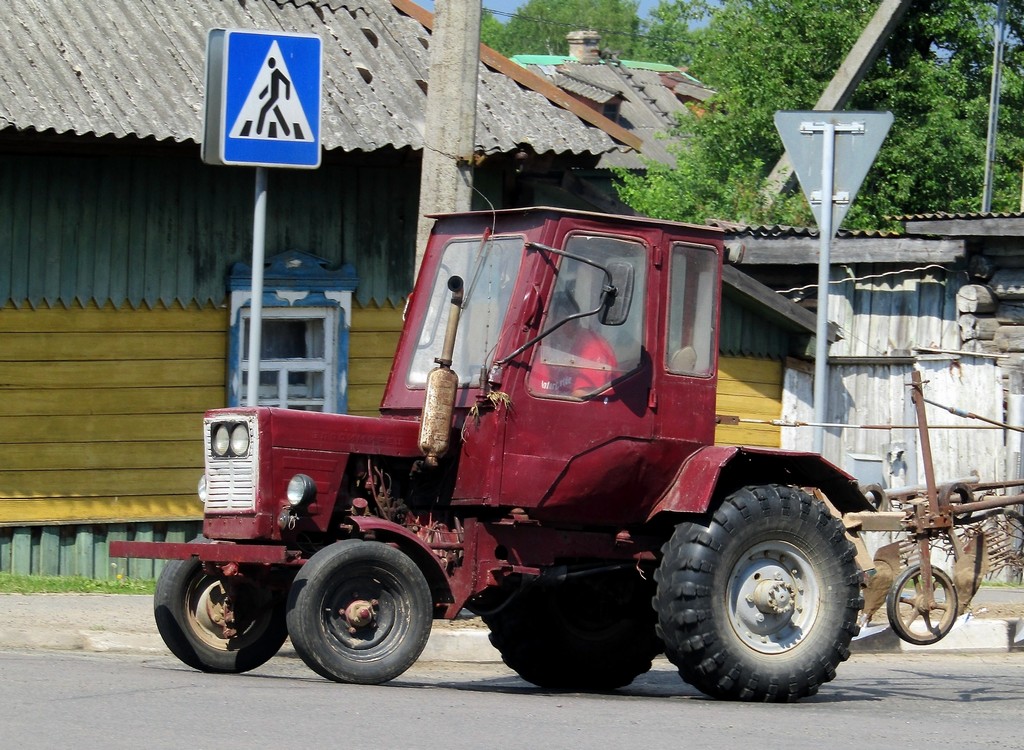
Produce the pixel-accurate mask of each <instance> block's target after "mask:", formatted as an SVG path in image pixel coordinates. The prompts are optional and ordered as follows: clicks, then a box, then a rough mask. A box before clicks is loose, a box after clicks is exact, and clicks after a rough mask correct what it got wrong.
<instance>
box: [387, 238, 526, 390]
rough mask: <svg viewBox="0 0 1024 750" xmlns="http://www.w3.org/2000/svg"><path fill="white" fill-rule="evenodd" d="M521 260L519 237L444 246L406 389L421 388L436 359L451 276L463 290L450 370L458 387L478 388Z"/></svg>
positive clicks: (444, 325)
mask: <svg viewBox="0 0 1024 750" xmlns="http://www.w3.org/2000/svg"><path fill="white" fill-rule="evenodd" d="M522 257H523V238H522V237H497V238H495V237H492V238H490V239H489V240H488V241H487V242H485V243H481V242H480V238H479V237H471V238H467V239H457V240H452V241H451V242H449V243H448V245H447V247H445V250H444V256H443V257H442V259H441V264H440V266H439V270H438V274H437V277H436V278H435V279H434V286H433V289H432V290H431V292H430V306H429V309H428V310H427V314H426V315H425V316H424V319H423V326H422V328H420V332H419V338H418V339H417V343H416V353H415V354H414V355H413V360H412V366H411V367H410V368H409V375H408V378H407V379H406V382H407V384H408V385H409V386H411V387H423V386H425V385H426V382H427V373H429V372H430V371H431V370H432V369H434V367H436V366H437V365H436V363H435V362H434V359H435V358H436V357H440V356H441V349H442V347H443V346H444V334H445V329H446V328H447V326H448V310H449V308H450V307H451V297H452V293H451V291H449V289H448V279H449V278H451V277H452V276H461V277H462V281H463V283H464V284H465V297H464V301H463V306H462V313H461V314H460V316H459V332H458V335H457V336H456V338H455V352H454V353H453V355H452V370H454V371H455V372H456V373H457V374H458V376H459V384H460V385H461V386H478V385H479V384H480V372H481V370H482V369H483V367H484V365H485V364H486V363H487V361H488V358H489V357H490V356H491V355H492V354H493V350H494V347H495V345H496V344H497V343H498V336H499V335H500V334H501V330H502V325H503V323H504V320H505V314H506V312H507V311H508V303H509V301H510V300H511V298H512V287H513V286H514V285H515V282H516V276H517V275H518V274H519V264H520V263H521V261H522Z"/></svg>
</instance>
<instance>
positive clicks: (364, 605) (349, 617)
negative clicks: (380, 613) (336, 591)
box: [341, 599, 377, 629]
mask: <svg viewBox="0 0 1024 750" xmlns="http://www.w3.org/2000/svg"><path fill="white" fill-rule="evenodd" d="M376 606H377V600H376V599H374V600H372V601H367V600H366V599H356V600H355V601H354V602H352V603H351V604H349V605H348V606H347V607H345V609H344V610H342V612H341V615H342V617H344V618H345V622H347V623H348V625H349V628H352V629H359V628H365V627H366V626H367V625H369V624H371V623H372V622H373V620H374V617H375V616H376V612H375V607H376Z"/></svg>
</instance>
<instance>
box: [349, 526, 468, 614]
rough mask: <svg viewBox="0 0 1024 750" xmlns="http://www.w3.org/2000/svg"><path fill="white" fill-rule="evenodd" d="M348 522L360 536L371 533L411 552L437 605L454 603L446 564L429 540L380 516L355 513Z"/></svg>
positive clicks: (377, 539)
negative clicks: (425, 540)
mask: <svg viewBox="0 0 1024 750" xmlns="http://www.w3.org/2000/svg"><path fill="white" fill-rule="evenodd" d="M348 522H349V523H351V524H352V525H353V526H355V527H356V529H357V531H358V532H359V534H358V535H359V536H361V537H367V536H369V537H372V538H373V539H374V540H375V541H378V542H383V543H385V544H393V545H394V546H395V547H397V548H398V549H400V550H401V551H402V552H404V553H405V554H406V555H408V556H409V557H410V558H411V559H412V561H413V562H415V563H416V565H417V567H419V569H420V570H421V571H422V572H423V576H424V577H425V578H426V579H427V583H428V584H429V585H430V591H431V593H432V595H433V597H434V604H435V605H437V604H442V603H443V604H448V603H451V602H452V600H453V599H452V586H451V581H450V580H449V578H448V574H447V573H446V572H445V568H444V564H443V563H442V561H441V559H440V558H438V556H437V555H435V554H434V551H433V550H432V549H430V547H429V546H427V544H426V542H424V541H423V540H422V539H420V538H419V537H418V536H416V535H415V534H413V533H412V532H411V531H409V529H407V528H405V527H404V526H399V525H398V524H397V523H395V522H394V521H387V520H385V519H383V518H378V517H377V516H352V517H350V518H349V519H348Z"/></svg>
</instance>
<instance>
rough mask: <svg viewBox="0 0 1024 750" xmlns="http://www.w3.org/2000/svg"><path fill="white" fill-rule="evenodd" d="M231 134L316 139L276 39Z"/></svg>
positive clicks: (276, 138)
mask: <svg viewBox="0 0 1024 750" xmlns="http://www.w3.org/2000/svg"><path fill="white" fill-rule="evenodd" d="M230 137H231V138H250V139H256V140H266V141H281V140H290V141H302V142H309V141H312V140H313V136H312V131H311V130H310V127H309V121H308V120H307V119H306V113H305V110H303V108H302V102H300V101H299V98H298V95H297V94H296V92H295V88H294V86H292V78H291V74H290V73H289V72H288V66H287V65H286V64H285V61H284V56H283V55H282V54H281V48H280V47H279V46H278V44H277V42H276V41H275V42H273V43H272V44H271V45H270V49H269V51H268V52H267V56H266V59H264V61H263V65H261V66H260V69H259V73H258V74H257V76H256V80H255V81H254V82H253V85H252V88H251V89H250V90H249V95H248V96H247V97H246V98H245V104H243V105H242V109H241V111H239V113H238V117H237V118H236V119H235V124H234V125H233V126H232V128H231V132H230Z"/></svg>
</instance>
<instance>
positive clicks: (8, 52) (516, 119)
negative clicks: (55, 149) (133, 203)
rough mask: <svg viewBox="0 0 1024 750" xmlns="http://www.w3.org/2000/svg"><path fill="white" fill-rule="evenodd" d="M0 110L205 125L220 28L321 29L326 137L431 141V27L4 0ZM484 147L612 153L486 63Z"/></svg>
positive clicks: (176, 4)
mask: <svg viewBox="0 0 1024 750" xmlns="http://www.w3.org/2000/svg"><path fill="white" fill-rule="evenodd" d="M4 11H5V12H4V13H3V14H0V35H2V38H3V41H2V42H0V123H3V124H5V125H6V127H11V128H15V129H17V130H36V131H49V130H52V131H55V132H57V133H74V134H77V135H86V134H89V135H96V136H104V135H113V136H116V137H118V138H123V137H125V136H129V135H134V136H138V137H153V138H156V139H157V140H173V141H177V142H181V141H195V142H199V141H200V137H201V133H200V131H201V127H202V116H203V75H204V67H205V54H206V37H207V32H208V30H209V29H211V28H244V29H249V28H252V29H266V30H271V31H276V30H281V31H291V32H302V33H315V34H319V35H320V36H321V37H322V38H323V39H324V96H323V98H324V103H323V119H322V130H321V139H322V143H323V145H324V148H326V149H342V150H344V151H373V150H377V149H380V148H382V147H386V146H390V147H394V148H397V149H402V148H411V149H414V150H419V149H422V147H423V127H424V125H423V118H424V111H425V106H426V94H425V89H426V85H425V83H424V81H426V80H427V79H428V64H429V54H428V48H429V43H430V33H429V31H428V30H427V29H426V28H425V27H424V25H423V24H422V23H420V22H419V21H417V20H415V19H413V18H412V17H410V16H408V15H406V14H404V13H402V12H401V11H399V10H398V9H397V8H395V7H394V5H392V4H391V3H390V2H388V0H349V1H347V2H346V1H345V0H326V1H324V0H321V1H320V2H317V1H316V0H160V1H159V2H156V1H154V0H149V1H145V2H143V1H140V0H7V2H6V3H5V7H4ZM478 95H479V107H478V118H477V144H478V149H479V151H480V152H482V153H487V154H491V153H504V152H510V151H514V150H516V149H518V148H519V145H520V144H522V143H527V144H530V145H531V146H532V148H533V150H534V151H536V152H537V153H549V152H553V153H558V154H561V153H591V154H603V153H607V152H609V151H612V150H615V149H617V148H618V146H617V144H616V143H615V141H613V140H612V138H611V137H609V135H608V134H607V133H606V132H604V131H602V130H600V129H599V128H596V127H591V126H589V125H587V124H586V123H584V122H583V121H582V120H580V118H579V117H577V116H576V115H574V114H572V113H571V112H568V111H566V110H565V109H562V108H560V107H556V106H554V105H553V104H551V102H550V101H549V100H548V99H546V98H545V97H544V96H542V95H541V94H539V93H537V92H535V91H532V90H529V89H527V88H524V87H522V86H520V85H519V84H517V83H515V82H514V81H512V80H511V79H509V78H508V77H507V76H505V75H502V74H501V73H498V72H495V71H494V70H491V69H490V68H487V67H485V66H484V65H481V67H480V86H479V94H478Z"/></svg>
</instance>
